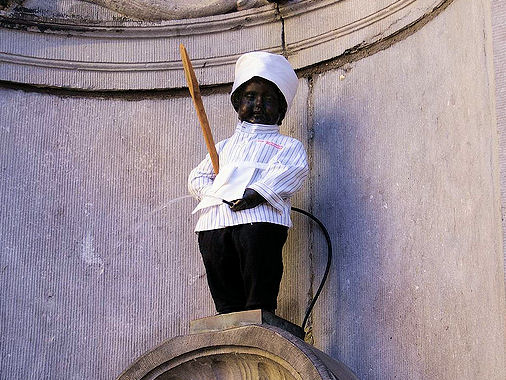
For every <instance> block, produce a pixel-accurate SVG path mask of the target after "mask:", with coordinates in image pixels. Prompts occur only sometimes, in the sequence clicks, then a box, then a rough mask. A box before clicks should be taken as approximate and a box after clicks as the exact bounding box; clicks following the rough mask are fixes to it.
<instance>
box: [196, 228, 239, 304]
mask: <svg viewBox="0 0 506 380" xmlns="http://www.w3.org/2000/svg"><path fill="white" fill-rule="evenodd" d="M231 229H232V227H227V228H220V229H216V230H210V231H201V232H199V248H200V253H201V255H202V260H203V262H204V266H205V268H206V274H207V283H208V284H209V289H210V290H211V295H212V296H213V300H214V304H215V306H216V311H218V313H221V314H223V313H230V312H233V311H240V310H244V306H245V295H244V288H243V283H242V278H241V274H240V264H239V256H238V252H236V250H235V245H234V243H233V239H232V237H231V234H232V230H231Z"/></svg>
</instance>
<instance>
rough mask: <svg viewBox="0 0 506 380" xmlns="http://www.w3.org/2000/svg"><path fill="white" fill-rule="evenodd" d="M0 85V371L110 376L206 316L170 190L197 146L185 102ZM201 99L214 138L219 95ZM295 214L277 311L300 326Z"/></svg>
mask: <svg viewBox="0 0 506 380" xmlns="http://www.w3.org/2000/svg"><path fill="white" fill-rule="evenodd" d="M0 92H1V95H0V106H1V108H2V109H3V110H9V111H8V112H2V113H0V152H1V163H2V167H1V170H2V172H1V179H2V180H1V186H2V188H1V191H0V196H1V199H0V201H1V203H0V204H1V205H2V211H1V219H2V223H1V230H0V247H1V248H0V249H1V253H2V254H1V258H0V260H1V266H0V267H1V268H2V276H1V281H2V284H1V286H0V288H1V289H2V291H1V298H2V308H1V316H2V318H1V320H2V331H3V332H2V337H1V344H0V346H1V351H2V369H1V373H2V376H3V374H6V376H7V378H45V377H48V376H49V377H52V378H66V377H75V378H93V379H110V378H111V377H112V376H113V375H115V374H118V373H120V372H121V370H123V369H124V368H126V366H127V364H129V363H131V362H132V361H133V360H134V359H135V358H136V357H138V356H139V355H140V354H142V353H143V352H146V351H147V350H148V349H150V348H151V347H153V345H155V344H156V343H157V342H160V341H162V340H163V339H166V338H167V337H170V336H175V335H181V334H184V333H186V332H187V331H188V321H190V320H192V319H196V318H200V317H204V316H208V315H212V314H213V313H214V306H213V304H212V299H211V297H210V294H209V291H208V289H207V282H206V278H205V270H204V267H203V265H202V263H201V259H200V257H199V254H198V249H197V242H196V236H195V235H194V233H193V228H194V225H195V223H196V218H195V216H191V210H192V209H193V207H194V206H195V205H196V202H195V201H193V200H191V199H178V198H179V197H181V196H183V195H185V194H187V188H186V180H187V175H188V173H189V171H190V170H191V168H193V167H194V166H195V165H196V164H197V163H198V162H199V161H200V160H201V159H202V158H203V157H204V154H205V145H204V143H203V140H202V137H201V131H200V127H199V125H198V120H197V116H196V114H195V111H194V109H193V106H192V103H191V100H190V99H189V98H178V99H146V100H139V101H123V100H118V99H97V98H91V99H87V98H69V97H67V98H62V97H58V96H54V95H48V94H36V93H25V92H23V91H11V90H0ZM305 94H307V90H306V91H305V90H304V86H302V88H301V92H300V94H299V96H301V97H304V95H305ZM303 101H305V100H304V99H302V98H297V100H296V102H303ZM204 102H205V105H206V109H207V112H208V116H209V121H210V123H211V125H212V126H213V132H214V134H215V139H216V141H218V140H221V139H223V138H225V137H227V136H229V135H230V134H231V133H232V131H233V129H234V127H235V124H236V114H235V112H234V110H233V108H232V106H231V105H230V103H229V97H228V95H227V94H216V95H213V96H209V97H207V98H206V99H205V100H204ZM299 104H300V103H299ZM301 109H303V108H302V107H301ZM304 117H305V113H304V111H303V112H300V113H298V114H292V115H291V116H290V118H291V119H292V121H297V120H300V119H301V118H304ZM287 128H290V133H292V134H293V135H297V136H299V137H301V136H302V137H303V136H304V132H303V131H301V126H300V125H296V124H287ZM304 192H305V193H306V194H307V189H306V190H304ZM299 196H302V194H301V195H299ZM304 199H307V196H304ZM294 203H295V205H298V206H300V207H305V206H304V204H300V203H297V200H295V201H294ZM294 223H295V224H296V226H295V228H294V230H293V231H292V232H291V233H290V236H289V241H288V243H287V247H286V248H287V249H286V250H285V266H286V271H285V274H286V276H285V278H284V279H283V283H282V289H281V294H282V295H281V300H280V308H279V314H280V315H281V316H283V317H284V318H286V319H290V320H293V321H294V322H296V323H301V321H302V318H303V314H304V309H305V306H306V303H307V299H306V298H307V297H306V292H307V290H308V289H309V272H308V270H307V268H308V267H309V265H308V262H307V260H308V259H307V252H308V250H309V248H308V246H309V244H308V238H307V235H308V234H307V230H305V229H304V228H305V227H304V226H305V224H304V223H305V222H304V220H302V219H300V218H298V217H295V218H294ZM40 353H44V355H43V356H41V354H40ZM62 355H63V356H62ZM96 361H99V362H100V363H101V364H99V365H97V364H96ZM104 361H105V362H104ZM2 376H0V377H2ZM11 376H12V377H11ZM2 378H3V377H2Z"/></svg>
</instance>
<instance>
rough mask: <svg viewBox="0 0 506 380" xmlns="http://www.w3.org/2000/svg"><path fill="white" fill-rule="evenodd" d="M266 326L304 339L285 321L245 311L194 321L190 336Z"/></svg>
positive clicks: (255, 311)
mask: <svg viewBox="0 0 506 380" xmlns="http://www.w3.org/2000/svg"><path fill="white" fill-rule="evenodd" d="M262 324H267V325H271V326H274V327H279V328H280V329H283V330H285V331H287V332H289V333H291V334H293V335H295V336H296V337H297V338H300V339H304V330H302V328H301V327H299V326H297V325H295V324H293V323H292V322H290V321H287V320H286V319H283V318H280V317H278V316H277V315H275V314H272V313H270V312H268V311H265V310H260V309H257V310H247V311H239V312H236V313H228V314H221V315H215V316H212V317H206V318H201V319H196V320H194V321H191V322H190V334H196V333H202V332H210V331H221V330H226V329H231V328H235V327H241V326H248V325H262Z"/></svg>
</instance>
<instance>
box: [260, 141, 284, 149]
mask: <svg viewBox="0 0 506 380" xmlns="http://www.w3.org/2000/svg"><path fill="white" fill-rule="evenodd" d="M257 142H260V143H266V144H267V145H271V146H273V147H274V148H276V149H283V146H282V145H279V144H276V143H273V142H272V141H267V140H257Z"/></svg>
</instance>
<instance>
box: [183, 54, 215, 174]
mask: <svg viewBox="0 0 506 380" xmlns="http://www.w3.org/2000/svg"><path fill="white" fill-rule="evenodd" d="M179 52H180V53H181V60H182V61H183V68H184V74H185V77H186V83H188V89H189V90H190V95H191V96H192V99H193V104H194V105H195V109H196V110H197V116H198V118H199V121H200V126H201V127H202V133H203V134H204V140H205V141H206V146H207V151H208V152H209V155H210V156H211V163H212V164H213V170H214V173H215V174H218V172H219V170H220V163H219V158H218V153H217V152H216V147H215V146H214V140H213V134H212V133H211V128H210V127H209V121H208V120H207V115H206V110H205V109H204V104H203V103H202V97H201V96H200V89H199V83H198V82H197V77H196V76H195V71H193V66H192V63H191V61H190V58H189V57H188V53H187V52H186V48H185V47H184V45H183V44H179Z"/></svg>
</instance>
